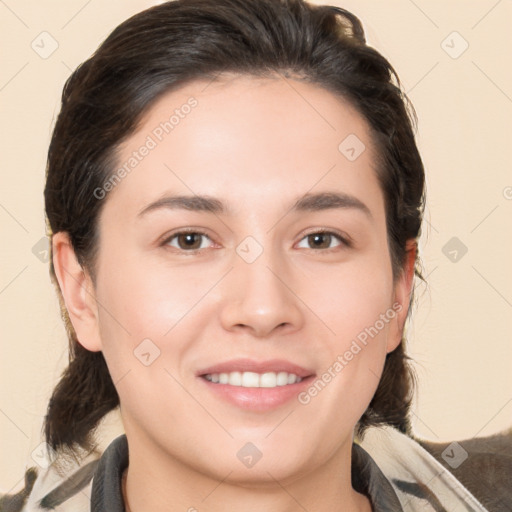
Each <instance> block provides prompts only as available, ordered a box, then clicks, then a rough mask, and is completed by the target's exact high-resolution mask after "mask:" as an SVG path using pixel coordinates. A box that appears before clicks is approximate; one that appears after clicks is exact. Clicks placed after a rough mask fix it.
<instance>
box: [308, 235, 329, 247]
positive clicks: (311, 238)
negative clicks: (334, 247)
mask: <svg viewBox="0 0 512 512" xmlns="http://www.w3.org/2000/svg"><path fill="white" fill-rule="evenodd" d="M331 238H332V237H331V235H329V234H327V233H315V234H313V235H308V242H309V245H310V247H311V248H312V249H328V248H329V247H330V246H331Z"/></svg>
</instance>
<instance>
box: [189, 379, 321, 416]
mask: <svg viewBox="0 0 512 512" xmlns="http://www.w3.org/2000/svg"><path fill="white" fill-rule="evenodd" d="M313 378H314V376H310V377H306V378H304V379H303V380H302V381H301V382H296V383H295V384H287V385H286V386H276V387H275V388H245V387H243V386H230V385H229V384H218V383H213V382H210V381H209V380H206V379H205V378H204V377H199V379H200V380H201V381H202V382H203V383H204V384H205V385H206V386H207V387H208V389H209V390H211V392H212V393H214V394H216V395H217V396H219V397H220V398H221V399H223V400H225V401H227V402H229V403H231V404H233V405H236V406H237V407H239V408H241V409H247V410H250V411H268V410H271V409H276V408H277V407H280V406H281V405H284V404H285V403H286V402H289V401H290V400H292V399H294V398H297V395H298V394H299V393H300V392H301V391H303V390H304V388H306V387H307V386H309V383H310V381H311V380H312V379H313Z"/></svg>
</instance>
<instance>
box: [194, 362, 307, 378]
mask: <svg viewBox="0 0 512 512" xmlns="http://www.w3.org/2000/svg"><path fill="white" fill-rule="evenodd" d="M231 372H241V373H243V372H254V373H267V372H275V373H279V372H286V373H293V374H295V375H297V376H298V377H302V378H305V377H309V376H311V375H313V374H314V373H315V372H313V371H311V370H307V369H306V368H303V367H302V366H299V365H297V364H294V363H291V362H290V361H286V360H284V359H269V360H266V361H256V360H254V359H231V360H230V361H224V362H222V363H218V364H215V365H213V366H209V367H208V368H204V369H202V370H200V371H199V372H198V373H197V375H198V376H203V375H208V374H209V375H211V374H213V373H231Z"/></svg>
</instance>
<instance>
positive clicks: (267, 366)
mask: <svg viewBox="0 0 512 512" xmlns="http://www.w3.org/2000/svg"><path fill="white" fill-rule="evenodd" d="M197 377H199V378H200V379H201V381H202V382H204V383H205V384H206V387H207V389H208V390H209V391H210V392H212V393H213V394H214V396H216V397H218V398H220V399H221V400H223V401H224V402H225V401H227V402H228V403H230V404H232V405H235V406H237V407H238V408H242V409H246V410H253V411H267V410H270V409H274V408H276V407H279V406H281V405H284V404H285V403H286V402H289V401H290V400H292V399H293V398H294V397H296V396H297V395H298V393H299V392H300V391H301V390H302V389H303V388H304V387H305V386H307V385H309V383H310V381H311V380H312V379H314V377H315V373H314V372H313V371H311V370H308V369H306V368H303V367H301V366H299V365H296V364H293V363H291V362H289V361H285V360H271V361H261V362H258V361H254V360H249V359H238V360H232V361H227V362H225V363H221V364H218V365H215V366H211V367H209V368H205V369H203V370H201V371H200V372H198V373H197Z"/></svg>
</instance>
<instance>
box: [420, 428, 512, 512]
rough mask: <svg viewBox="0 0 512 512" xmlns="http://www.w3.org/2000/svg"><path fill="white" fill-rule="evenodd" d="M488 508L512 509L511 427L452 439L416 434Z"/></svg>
mask: <svg viewBox="0 0 512 512" xmlns="http://www.w3.org/2000/svg"><path fill="white" fill-rule="evenodd" d="M414 439H415V441H416V442H417V443H418V444H420V445H421V446H422V447H423V448H424V449H425V450H426V451H428V452H429V453H430V454H431V455H432V456H433V457H434V458H435V459H436V460H437V461H438V462H439V463H440V464H442V466H443V467H444V468H446V469H447V470H448V471H450V472H451V473H452V474H453V475H454V476H455V477H456V478H457V479H458V480H459V481H460V482H461V483H462V484H463V485H464V486H465V487H466V488H467V489H468V490H469V491H470V492H471V493H472V494H473V495H474V496H475V497H476V498H477V499H478V500H479V501H480V502H481V503H482V505H484V506H485V507H487V508H488V509H489V510H496V511H501V510H503V511H506V510H508V511H509V510H512V485H511V482H512V428H510V429H508V430H506V431H504V432H501V433H499V434H496V435H492V436H487V437H473V438H470V439H464V440H459V441H452V442H442V443H438V442H433V441H429V440H425V439H420V438H418V437H415V438H414Z"/></svg>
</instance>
